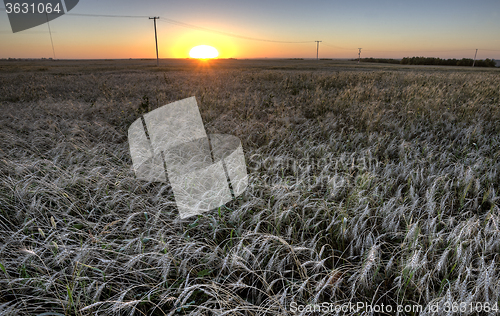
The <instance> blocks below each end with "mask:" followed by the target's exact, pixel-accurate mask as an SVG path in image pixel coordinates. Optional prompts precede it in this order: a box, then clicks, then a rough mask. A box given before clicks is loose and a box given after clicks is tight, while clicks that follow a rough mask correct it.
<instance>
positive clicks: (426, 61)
mask: <svg viewBox="0 0 500 316" xmlns="http://www.w3.org/2000/svg"><path fill="white" fill-rule="evenodd" d="M351 60H352V61H357V60H358V59H357V58H356V59H351ZM361 61H362V62H368V63H386V64H401V65H441V66H469V67H470V66H472V64H473V63H474V60H473V59H472V58H462V59H455V58H452V59H451V58H450V59H441V58H436V57H404V58H403V59H401V60H399V59H390V58H373V57H370V58H361ZM474 67H496V63H495V60H494V59H489V58H486V59H484V60H483V59H478V60H476V62H475V63H474Z"/></svg>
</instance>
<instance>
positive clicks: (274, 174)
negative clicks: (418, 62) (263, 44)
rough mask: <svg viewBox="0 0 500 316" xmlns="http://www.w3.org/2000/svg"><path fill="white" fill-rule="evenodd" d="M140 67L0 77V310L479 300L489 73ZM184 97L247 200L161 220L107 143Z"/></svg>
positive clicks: (487, 221) (189, 64)
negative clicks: (234, 170) (239, 162)
mask: <svg viewBox="0 0 500 316" xmlns="http://www.w3.org/2000/svg"><path fill="white" fill-rule="evenodd" d="M154 63H155V62H154V61H120V62H118V61H78V62H77V61H55V62H48V61H47V62H35V61H30V62H28V61H25V62H22V61H16V62H11V61H9V62H7V61H1V62H0V107H1V113H2V115H1V116H0V121H1V122H0V314H1V315H299V314H303V315H319V314H320V313H319V312H310V311H307V310H305V309H304V310H303V311H302V313H301V312H294V311H293V310H292V306H294V305H297V304H299V305H303V306H306V305H307V304H310V306H313V305H315V304H316V305H317V304H322V303H325V302H330V303H335V304H345V303H348V302H367V303H371V304H385V305H391V306H397V305H420V306H423V310H422V311H417V312H415V311H411V312H408V311H406V312H401V313H399V315H431V314H432V315H449V314H450V313H448V312H447V310H446V306H449V305H450V304H460V303H464V304H476V303H478V302H479V303H481V304H482V306H483V308H484V306H490V307H492V308H493V307H494V306H496V305H497V304H498V303H499V299H500V278H499V277H500V274H499V273H498V271H499V268H500V258H499V256H498V254H499V251H500V230H499V225H500V214H499V205H500V204H499V203H500V200H499V195H497V193H499V185H500V174H499V170H500V124H499V122H500V72H499V70H498V69H481V70H478V69H471V68H467V69H465V68H458V67H448V68H447V67H418V66H404V67H403V66H399V65H383V66H380V65H370V64H362V65H358V64H356V63H354V62H336V61H312V60H304V61H278V60H276V61H273V60H267V61H239V60H227V61H224V60H220V61H213V62H212V63H208V64H206V63H205V64H202V63H198V62H196V61H189V60H187V61H186V60H180V61H175V60H173V61H162V65H161V66H160V67H158V68H157V67H154V66H153V64H154ZM190 96H196V99H197V101H198V104H199V107H200V112H201V115H202V118H203V122H204V124H205V127H206V129H207V133H225V134H231V135H235V136H237V137H239V138H240V139H241V141H242V145H243V150H244V153H245V159H246V163H247V172H248V174H249V187H248V188H247V190H246V191H245V193H243V195H242V196H240V197H239V198H237V199H236V200H234V201H232V202H230V203H228V204H226V205H225V206H223V207H221V208H219V209H216V210H213V211H210V212H206V213H203V215H199V216H197V217H196V216H195V217H191V218H187V219H182V220H181V219H180V218H179V214H178V211H177V209H176V206H175V200H174V197H173V192H172V189H171V187H170V186H169V185H166V184H162V183H146V182H144V181H141V180H137V179H136V178H135V175H134V172H133V169H132V162H131V158H130V153H129V148H128V142H127V129H128V127H129V126H130V124H131V123H132V122H133V121H134V120H136V119H137V118H138V117H140V116H141V115H142V114H143V113H145V112H148V111H151V110H153V109H155V108H157V107H160V106H162V105H164V104H167V103H169V102H173V101H177V100H180V99H183V98H187V97H190ZM431 304H436V305H437V306H440V307H441V309H440V310H439V311H438V312H437V313H436V312H432V311H431V310H430V309H429V308H428V306H430V305H431ZM467 306H471V305H467ZM474 306H475V305H474ZM425 307H427V309H426V308H425ZM362 312H363V311H356V312H352V313H338V312H335V311H329V312H326V313H322V314H331V315H335V314H339V315H347V314H352V315H361V314H362ZM382 314H383V313H378V312H375V311H369V310H365V313H364V315H382ZM392 314H394V315H395V314H396V313H392ZM474 314H477V311H473V310H467V311H465V312H462V313H461V315H474Z"/></svg>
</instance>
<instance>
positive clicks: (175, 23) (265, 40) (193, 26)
mask: <svg viewBox="0 0 500 316" xmlns="http://www.w3.org/2000/svg"><path fill="white" fill-rule="evenodd" d="M160 22H165V23H169V24H174V25H178V26H182V27H187V28H190V29H195V30H199V31H205V32H210V33H216V34H221V35H225V36H230V37H235V38H241V39H246V40H251V41H260V42H271V43H283V44H304V43H314V41H301V42H292V41H277V40H268V39H262V38H255V37H249V36H243V35H238V34H233V33H228V32H223V31H217V30H212V29H209V28H206V27H202V26H197V25H193V24H188V23H184V22H179V21H175V20H172V19H168V18H163V20H160Z"/></svg>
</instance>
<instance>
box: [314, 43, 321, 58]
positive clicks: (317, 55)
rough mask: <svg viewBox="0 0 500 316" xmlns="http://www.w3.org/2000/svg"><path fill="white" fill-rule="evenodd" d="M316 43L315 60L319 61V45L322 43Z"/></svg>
mask: <svg viewBox="0 0 500 316" xmlns="http://www.w3.org/2000/svg"><path fill="white" fill-rule="evenodd" d="M315 42H316V60H319V43H321V42H322V41H315Z"/></svg>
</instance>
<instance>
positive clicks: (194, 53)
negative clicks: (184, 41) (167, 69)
mask: <svg viewBox="0 0 500 316" xmlns="http://www.w3.org/2000/svg"><path fill="white" fill-rule="evenodd" d="M217 56H219V52H218V51H217V50H216V49H215V48H214V47H212V46H208V45H199V46H195V47H193V48H191V50H190V51H189V57H191V58H199V59H210V58H216V57H217Z"/></svg>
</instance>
